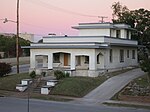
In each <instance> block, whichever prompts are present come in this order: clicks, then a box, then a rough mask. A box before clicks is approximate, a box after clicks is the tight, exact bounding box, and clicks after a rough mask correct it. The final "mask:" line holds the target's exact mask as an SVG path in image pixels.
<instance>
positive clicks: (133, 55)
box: [132, 50, 135, 59]
mask: <svg viewBox="0 0 150 112" xmlns="http://www.w3.org/2000/svg"><path fill="white" fill-rule="evenodd" d="M132 59H135V50H132Z"/></svg>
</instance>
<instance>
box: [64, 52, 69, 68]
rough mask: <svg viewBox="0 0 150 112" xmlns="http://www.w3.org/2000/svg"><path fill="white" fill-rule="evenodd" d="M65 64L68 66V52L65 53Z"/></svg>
mask: <svg viewBox="0 0 150 112" xmlns="http://www.w3.org/2000/svg"><path fill="white" fill-rule="evenodd" d="M64 66H68V54H66V53H65V54H64Z"/></svg>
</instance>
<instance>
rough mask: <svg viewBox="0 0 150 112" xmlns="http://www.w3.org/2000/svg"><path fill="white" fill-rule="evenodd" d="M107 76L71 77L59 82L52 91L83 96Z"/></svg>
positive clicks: (58, 93)
mask: <svg viewBox="0 0 150 112" xmlns="http://www.w3.org/2000/svg"><path fill="white" fill-rule="evenodd" d="M106 79H107V78H106V76H100V77H97V78H90V77H70V78H65V79H63V80H61V81H60V82H59V84H58V85H56V87H55V88H54V89H53V90H52V91H51V94H53V95H62V96H72V97H83V96H84V95H86V94H87V93H89V92H90V91H91V90H93V89H94V88H96V87H97V86H99V85H100V84H101V83H103V82H104V81H105V80H106Z"/></svg>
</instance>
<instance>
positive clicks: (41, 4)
mask: <svg viewBox="0 0 150 112" xmlns="http://www.w3.org/2000/svg"><path fill="white" fill-rule="evenodd" d="M25 1H28V2H31V3H34V4H37V5H40V6H42V7H44V8H48V9H50V10H55V11H59V12H64V13H68V14H71V15H78V16H84V17H93V18H97V17H98V16H96V15H87V14H82V13H78V12H74V11H70V10H67V9H64V8H60V7H57V6H54V5H51V4H49V3H45V2H42V1H41V0H38V1H37V0H36V2H35V1H34V0H25Z"/></svg>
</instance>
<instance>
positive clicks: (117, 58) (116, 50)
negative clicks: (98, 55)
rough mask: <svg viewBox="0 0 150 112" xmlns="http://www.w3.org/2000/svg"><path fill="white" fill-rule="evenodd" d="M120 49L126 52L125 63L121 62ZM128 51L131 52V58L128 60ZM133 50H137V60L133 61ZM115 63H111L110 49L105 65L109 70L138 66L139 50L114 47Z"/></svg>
mask: <svg viewBox="0 0 150 112" xmlns="http://www.w3.org/2000/svg"><path fill="white" fill-rule="evenodd" d="M120 49H122V50H124V62H120ZM127 50H129V52H130V53H129V55H130V56H129V58H127ZM132 50H135V59H132ZM112 51H113V61H112V63H111V62H110V61H109V49H108V50H107V51H106V54H105V65H106V68H108V69H113V68H121V67H128V66H136V65H137V64H138V62H137V49H136V48H129V47H128V48H125V47H112Z"/></svg>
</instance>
